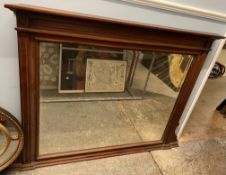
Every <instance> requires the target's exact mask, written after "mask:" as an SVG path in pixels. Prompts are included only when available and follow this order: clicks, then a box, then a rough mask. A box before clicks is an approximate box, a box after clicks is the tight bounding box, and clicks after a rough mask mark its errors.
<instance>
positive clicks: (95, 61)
mask: <svg viewBox="0 0 226 175" xmlns="http://www.w3.org/2000/svg"><path fill="white" fill-rule="evenodd" d="M192 60H193V56H192V55H182V54H176V53H163V52H151V51H139V50H126V49H115V48H106V47H105V48H102V47H96V46H85V45H76V44H58V43H45V42H41V43H40V112H39V113H40V117H39V118H40V122H39V127H40V128H39V132H40V133H39V154H40V155H47V154H48V155H50V154H55V153H62V152H68V151H79V150H85V149H92V148H99V147H106V146H115V145H123V144H133V143H139V142H146V141H156V140H160V139H161V137H162V135H163V132H164V129H165V128H166V125H167V122H168V119H169V117H170V114H171V111H172V109H173V107H174V104H175V102H176V100H177V97H178V94H179V92H180V89H181V87H182V84H183V82H184V80H185V77H186V74H187V72H188V69H189V66H190V65H191V63H192Z"/></svg>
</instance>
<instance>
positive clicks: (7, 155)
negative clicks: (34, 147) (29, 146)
mask: <svg viewBox="0 0 226 175" xmlns="http://www.w3.org/2000/svg"><path fill="white" fill-rule="evenodd" d="M5 114H6V113H5V111H3V109H2V108H0V171H1V170H3V169H4V168H6V167H7V166H9V165H10V164H11V163H12V162H13V161H14V160H15V159H16V158H17V156H18V155H19V153H20V151H21V149H22V145H23V136H22V135H21V133H22V131H21V129H20V127H19V124H18V122H17V120H16V119H15V118H14V117H11V116H10V115H8V114H6V115H5Z"/></svg>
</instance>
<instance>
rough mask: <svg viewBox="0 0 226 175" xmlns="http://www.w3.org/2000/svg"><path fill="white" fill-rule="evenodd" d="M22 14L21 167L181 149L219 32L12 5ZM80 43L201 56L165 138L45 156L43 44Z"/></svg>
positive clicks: (193, 66)
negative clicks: (189, 107)
mask: <svg viewBox="0 0 226 175" xmlns="http://www.w3.org/2000/svg"><path fill="white" fill-rule="evenodd" d="M5 7H6V8H9V9H11V10H13V11H14V12H15V13H16V16H17V27H16V30H17V33H18V49H19V66H20V88H21V112H22V127H23V131H24V135H25V147H24V149H23V152H22V154H21V157H20V159H18V161H17V164H15V165H14V166H15V167H21V168H25V169H29V168H34V167H41V166H48V165H53V164H60V163H67V162H72V161H82V160H90V159H96V158H103V157H109V156H117V155H123V154H130V153H136V152H142V151H150V150H156V149H166V148H171V147H173V146H177V139H176V134H175V130H176V127H177V126H178V122H179V119H180V117H181V114H182V112H183V110H184V107H185V105H186V102H187V100H188V98H189V96H190V93H191V91H192V89H193V86H194V84H195V81H196V79H197V77H198V75H199V72H200V70H201V68H202V65H203V63H204V61H205V57H206V55H207V53H208V51H209V50H210V47H211V44H212V42H213V41H214V40H215V39H221V38H223V37H221V36H218V35H215V34H201V33H194V32H186V31H176V30H172V29H161V28H158V27H156V26H147V25H143V24H139V23H131V22H128V21H119V20H113V19H108V18H99V17H93V16H87V15H81V14H77V13H72V12H65V11H59V10H54V9H47V8H41V7H34V6H28V5H13V4H7V5H5ZM42 41H47V42H59V43H76V44H84V45H92V46H102V47H110V48H125V49H131V50H144V51H146V50H147V51H161V52H166V53H180V54H192V55H194V56H195V58H194V60H193V62H192V64H191V68H190V69H189V71H188V76H187V78H186V79H185V81H184V84H183V86H182V89H181V92H180V94H179V96H178V99H177V101H176V103H175V106H174V109H173V111H172V113H171V116H170V119H169V121H168V124H167V127H166V129H165V131H164V134H163V137H162V139H161V140H159V141H155V142H141V143H134V144H126V145H118V146H109V147H103V148H95V149H89V150H82V151H76V152H69V153H63V154H55V155H49V156H45V157H44V156H39V148H38V147H39V61H40V60H39V59H40V57H39V42H42Z"/></svg>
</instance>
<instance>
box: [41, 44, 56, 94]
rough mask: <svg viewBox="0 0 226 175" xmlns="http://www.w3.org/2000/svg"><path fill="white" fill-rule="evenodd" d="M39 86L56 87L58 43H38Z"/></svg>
mask: <svg viewBox="0 0 226 175" xmlns="http://www.w3.org/2000/svg"><path fill="white" fill-rule="evenodd" d="M40 57H41V59H40V88H41V89H45V90H47V89H58V74H59V57H60V45H59V44H55V43H40Z"/></svg>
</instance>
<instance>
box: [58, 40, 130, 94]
mask: <svg viewBox="0 0 226 175" xmlns="http://www.w3.org/2000/svg"><path fill="white" fill-rule="evenodd" d="M123 55H124V52H123V51H122V50H120V49H106V48H96V47H90V46H81V45H73V46H72V45H67V44H61V45H60V61H59V81H58V82H59V83H58V92H59V93H85V92H121V91H124V88H125V87H124V86H125V77H126V66H127V61H123ZM88 58H89V59H88ZM90 58H95V59H90ZM87 64H89V66H88V67H87ZM108 64H109V65H108ZM91 65H93V66H91ZM120 67H121V69H119V68H120ZM122 67H125V70H124V71H122V70H123V69H124V68H122ZM87 68H88V70H87ZM98 68H99V69H100V70H99V71H97V69H98ZM87 71H88V72H89V75H88V76H86V74H87ZM101 71H102V73H103V72H104V74H106V77H105V78H104V77H102V76H100V75H101V74H102V73H101ZM112 71H113V72H114V74H112V75H111V78H112V77H113V76H114V75H115V77H114V78H116V77H117V76H118V75H116V74H119V72H117V71H121V72H120V73H121V74H120V75H121V76H122V80H123V81H121V79H120V82H122V83H123V85H121V84H120V85H119V84H118V83H119V81H116V80H114V83H113V82H108V83H109V84H108V85H107V83H106V80H107V81H111V80H110V79H109V77H107V76H108V75H110V74H111V72H112ZM91 74H92V76H91ZM91 78H92V81H91ZM95 78H97V79H98V80H97V81H95V83H94V79H95ZM117 78H118V77H117ZM87 80H89V81H88V82H87V83H86V81H87ZM102 80H103V81H102ZM104 82H105V83H104ZM86 86H88V87H86Z"/></svg>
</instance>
